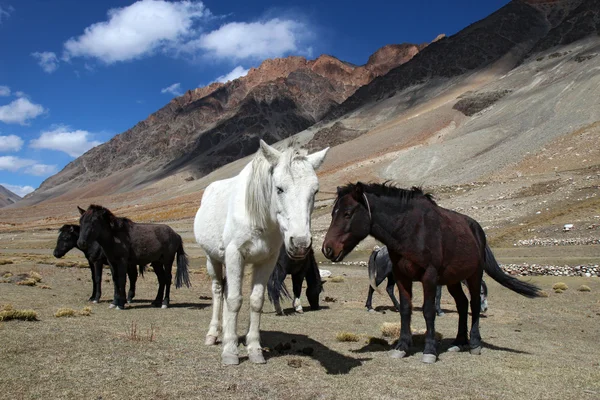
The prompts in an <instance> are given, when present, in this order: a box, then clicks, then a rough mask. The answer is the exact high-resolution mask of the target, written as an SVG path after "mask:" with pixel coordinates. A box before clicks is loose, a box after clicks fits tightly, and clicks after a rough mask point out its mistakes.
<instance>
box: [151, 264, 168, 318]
mask: <svg viewBox="0 0 600 400" xmlns="http://www.w3.org/2000/svg"><path fill="white" fill-rule="evenodd" d="M151 265H152V269H153V270H154V273H155V274H156V279H158V291H157V292H156V298H155V299H154V301H153V302H152V306H153V307H160V306H162V302H163V297H164V295H165V277H164V275H165V269H164V267H163V265H162V263H161V262H158V261H155V262H153V263H152V264H151Z"/></svg>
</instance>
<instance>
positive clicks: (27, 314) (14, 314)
mask: <svg viewBox="0 0 600 400" xmlns="http://www.w3.org/2000/svg"><path fill="white" fill-rule="evenodd" d="M10 320H21V321H37V320H38V315H37V312H35V311H34V310H17V309H15V308H13V306H12V304H6V305H5V306H3V307H2V309H0V321H10Z"/></svg>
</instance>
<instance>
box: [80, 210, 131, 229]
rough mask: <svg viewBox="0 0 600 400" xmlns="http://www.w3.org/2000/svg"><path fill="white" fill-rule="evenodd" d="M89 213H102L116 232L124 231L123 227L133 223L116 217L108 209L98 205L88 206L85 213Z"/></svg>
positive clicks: (127, 219)
mask: <svg viewBox="0 0 600 400" xmlns="http://www.w3.org/2000/svg"><path fill="white" fill-rule="evenodd" d="M90 211H92V212H102V213H104V214H105V215H106V217H107V218H108V220H109V221H110V223H111V225H112V226H113V227H114V229H116V230H121V229H124V228H125V227H128V226H130V225H131V224H132V223H133V221H132V220H130V219H129V218H125V217H117V216H116V215H115V214H113V213H112V212H111V211H110V210H109V209H108V208H106V207H103V206H100V205H98V204H90V206H89V207H88V209H87V211H86V212H90Z"/></svg>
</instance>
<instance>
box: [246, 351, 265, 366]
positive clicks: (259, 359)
mask: <svg viewBox="0 0 600 400" xmlns="http://www.w3.org/2000/svg"><path fill="white" fill-rule="evenodd" d="M248 360H250V362H251V363H253V364H266V363H267V362H266V361H265V357H264V356H263V353H262V351H260V350H258V351H253V352H249V353H248Z"/></svg>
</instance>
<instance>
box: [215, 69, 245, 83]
mask: <svg viewBox="0 0 600 400" xmlns="http://www.w3.org/2000/svg"><path fill="white" fill-rule="evenodd" d="M248 71H249V70H247V69H245V68H244V67H242V66H241V65H238V66H237V67H235V68H234V69H233V70H232V71H231V72H229V73H228V74H225V75H221V76H219V77H218V78H217V79H215V81H216V82H221V83H227V82H229V81H233V80H235V79H237V78H240V77H242V76H246V74H247V73H248Z"/></svg>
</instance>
